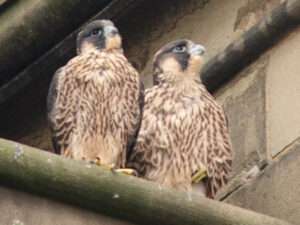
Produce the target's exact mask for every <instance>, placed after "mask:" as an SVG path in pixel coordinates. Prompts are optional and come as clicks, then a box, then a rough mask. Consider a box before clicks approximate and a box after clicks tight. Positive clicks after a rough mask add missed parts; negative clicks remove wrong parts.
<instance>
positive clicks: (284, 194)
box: [225, 139, 300, 224]
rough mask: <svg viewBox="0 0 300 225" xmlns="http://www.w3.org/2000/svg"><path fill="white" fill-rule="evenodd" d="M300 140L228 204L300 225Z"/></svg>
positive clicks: (240, 190) (235, 193)
mask: <svg viewBox="0 0 300 225" xmlns="http://www.w3.org/2000/svg"><path fill="white" fill-rule="evenodd" d="M299 162H300V139H298V141H296V142H295V143H294V144H293V145H292V146H290V147H289V149H287V150H286V152H285V153H284V154H282V155H280V157H279V158H278V159H276V160H275V161H274V162H273V163H272V164H271V165H270V166H268V167H266V169H265V170H263V171H262V172H261V173H260V174H259V175H258V176H257V177H256V178H255V179H254V180H253V181H252V182H251V183H249V184H245V185H244V186H243V187H242V188H240V189H239V190H237V191H236V192H234V193H232V194H231V195H230V196H229V197H228V198H227V199H226V200H225V201H226V202H228V203H231V204H234V205H237V206H241V207H243V208H247V209H252V210H254V211H257V212H260V213H263V214H267V215H270V216H274V217H277V218H280V219H283V220H288V221H290V222H292V223H295V224H299V223H300V198H299V196H300V189H299V187H300V179H299V171H300V164H299Z"/></svg>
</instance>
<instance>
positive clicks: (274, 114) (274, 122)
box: [266, 28, 300, 157]
mask: <svg viewBox="0 0 300 225" xmlns="http://www.w3.org/2000/svg"><path fill="white" fill-rule="evenodd" d="M299 59H300V28H299V29H298V30H296V31H295V32H293V33H292V34H291V35H290V36H289V37H288V38H286V39H285V40H284V41H282V42H281V43H280V44H279V45H278V46H276V47H275V48H274V49H273V50H272V51H271V53H270V64H269V67H268V71H267V80H266V85H267V86H266V90H267V91H266V99H267V100H266V101H267V128H268V129H267V137H268V138H267V145H268V150H269V153H270V154H271V156H272V157H274V156H275V155H276V154H278V153H279V152H280V151H282V150H283V149H284V148H285V147H286V146H288V145H289V144H290V143H291V142H293V141H294V140H296V139H297V138H299V137H300V126H299V124H300V104H299V103H300V63H299Z"/></svg>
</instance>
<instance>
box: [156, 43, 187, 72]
mask: <svg viewBox="0 0 300 225" xmlns="http://www.w3.org/2000/svg"><path fill="white" fill-rule="evenodd" d="M179 45H187V40H178V41H173V42H171V43H169V44H167V45H165V46H164V48H163V49H162V50H161V52H160V53H159V54H158V55H157V56H156V57H155V60H154V63H153V65H154V69H155V68H157V67H158V66H159V63H160V61H161V60H162V57H163V56H164V55H166V54H169V53H171V52H172V50H173V49H174V47H176V46H179ZM181 54H182V55H184V54H183V53H181ZM181 54H179V55H181ZM172 55H173V54H172ZM175 55H176V53H175V54H174V55H173V56H174V57H175ZM176 60H177V61H178V62H179V63H180V61H182V63H183V64H185V65H187V64H186V62H185V61H184V60H181V59H180V58H177V59H176ZM180 64H181V63H180ZM185 68H187V66H186V67H185Z"/></svg>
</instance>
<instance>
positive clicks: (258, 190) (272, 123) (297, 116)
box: [0, 0, 300, 223]
mask: <svg viewBox="0 0 300 225" xmlns="http://www.w3.org/2000/svg"><path fill="white" fill-rule="evenodd" d="M154 2H155V3H156V4H152V2H151V3H150V1H145V2H144V3H141V4H140V6H138V7H137V8H136V9H135V10H134V11H133V12H131V13H130V16H128V17H126V18H124V19H122V21H119V22H117V26H118V27H119V29H120V32H121V34H122V36H123V42H124V48H125V53H126V55H127V56H128V58H129V60H130V61H131V62H132V63H133V65H134V66H135V67H136V68H137V69H138V71H139V72H140V73H141V77H142V79H143V82H144V84H145V86H146V87H150V86H151V85H152V77H151V71H152V58H153V55H154V53H155V52H156V51H157V50H158V49H159V48H160V47H161V46H162V45H164V44H165V43H167V42H169V41H172V40H176V39H179V38H188V39H191V40H193V41H194V42H197V43H201V44H203V45H204V46H205V47H206V49H207V52H206V53H205V61H208V60H209V59H210V58H211V57H213V56H214V55H216V54H217V53H218V52H220V51H221V50H223V49H224V48H225V47H226V46H227V45H228V44H229V43H230V42H232V41H233V40H234V39H236V38H237V37H238V36H239V35H241V34H242V33H243V32H245V31H247V30H248V29H249V28H250V27H251V26H252V25H253V24H255V23H256V22H258V20H259V19H261V18H262V17H263V16H264V15H265V14H267V13H268V12H270V10H272V9H273V8H274V7H276V6H278V5H279V4H280V3H281V2H282V1H280V0H263V1H255V0H247V1H240V0H227V1H222V0H178V1H167V0H160V1H156V0H155V1H154ZM74 46H75V43H74ZM299 59H300V28H298V29H296V30H294V31H293V32H292V33H290V34H289V35H287V36H286V37H285V38H284V39H283V40H282V41H281V42H280V43H278V44H277V45H276V46H274V47H273V48H272V49H270V50H269V51H267V52H265V53H264V54H263V55H261V56H260V57H259V58H258V59H257V60H256V61H255V62H253V63H252V64H251V65H249V66H248V67H247V68H245V69H244V70H243V71H241V72H240V73H239V74H237V76H236V77H235V78H234V79H232V80H231V81H230V82H229V83H227V84H225V85H224V86H223V87H222V88H220V89H219V90H218V91H216V92H215V93H214V96H215V98H216V100H217V101H218V102H219V103H220V104H221V105H222V106H223V108H224V110H225V112H226V114H227V116H228V120H229V131H230V135H231V138H232V142H233V148H234V151H235V157H234V164H233V173H232V179H231V184H230V186H229V187H228V188H226V189H225V190H223V192H222V193H221V194H220V198H224V199H225V201H227V202H230V203H232V204H235V205H238V206H241V207H245V208H250V209H253V210H255V211H258V212H262V213H265V214H268V215H271V216H274V217H278V218H281V219H285V220H289V221H290V222H294V223H300V217H299V215H300V197H299V196H300V191H299V188H298V187H299V184H300V183H299V182H300V179H299V170H300V166H299V163H297V161H298V160H300V158H299V156H300V155H299V151H300V144H299V142H300V126H299V121H300V104H299V102H300V89H299V86H300V63H299ZM49 81H50V78H49V79H48V80H45V81H44V82H42V83H40V84H38V85H37V84H35V86H32V87H29V88H28V89H27V92H25V93H24V94H22V96H17V97H15V98H14V99H13V101H11V102H9V103H7V104H6V105H5V111H3V110H2V111H1V112H0V116H1V118H2V119H3V123H2V125H0V136H2V137H6V138H9V139H12V140H16V141H19V142H22V143H25V144H28V145H31V146H35V147H39V148H42V149H47V150H49V149H52V145H51V140H50V133H49V129H48V124H47V119H46V102H45V101H46V94H47V91H48V86H49Z"/></svg>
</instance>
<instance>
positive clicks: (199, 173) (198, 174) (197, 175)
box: [192, 169, 207, 183]
mask: <svg viewBox="0 0 300 225" xmlns="http://www.w3.org/2000/svg"><path fill="white" fill-rule="evenodd" d="M206 176H207V174H206V169H202V170H199V171H197V172H196V173H194V175H193V176H192V182H193V183H198V182H199V181H201V180H202V179H203V178H205V177H206Z"/></svg>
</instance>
